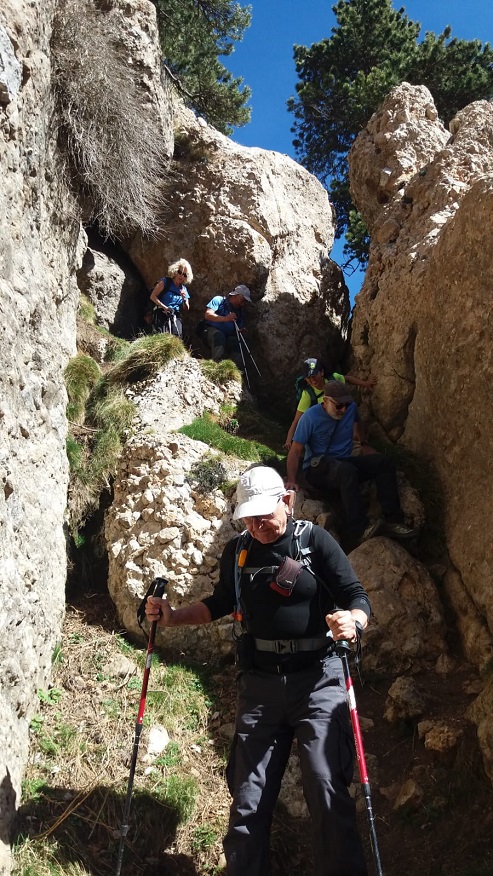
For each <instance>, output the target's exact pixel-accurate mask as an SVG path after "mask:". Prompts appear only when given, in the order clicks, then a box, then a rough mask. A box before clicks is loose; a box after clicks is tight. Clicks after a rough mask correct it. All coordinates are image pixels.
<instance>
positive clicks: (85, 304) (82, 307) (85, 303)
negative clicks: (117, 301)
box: [78, 293, 96, 325]
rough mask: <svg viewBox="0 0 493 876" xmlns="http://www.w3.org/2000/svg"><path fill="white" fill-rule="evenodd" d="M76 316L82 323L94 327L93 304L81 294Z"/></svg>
mask: <svg viewBox="0 0 493 876" xmlns="http://www.w3.org/2000/svg"><path fill="white" fill-rule="evenodd" d="M78 315H79V316H80V317H81V319H83V320H84V322H88V323H89V324H90V325H95V323H96V310H95V308H94V304H93V303H92V302H91V301H89V298H88V297H87V295H84V294H83V293H81V296H80V298H79V308H78Z"/></svg>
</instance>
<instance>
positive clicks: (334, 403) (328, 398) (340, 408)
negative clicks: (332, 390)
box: [324, 395, 351, 411]
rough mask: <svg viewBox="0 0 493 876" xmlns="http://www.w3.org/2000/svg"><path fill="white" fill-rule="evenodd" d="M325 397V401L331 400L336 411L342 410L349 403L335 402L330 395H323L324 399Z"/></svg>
mask: <svg viewBox="0 0 493 876" xmlns="http://www.w3.org/2000/svg"><path fill="white" fill-rule="evenodd" d="M325 399H327V401H331V402H332V404H333V405H334V407H335V409H336V411H343V410H344V408H348V407H349V405H350V404H351V402H336V401H334V399H333V398H331V397H330V395H324V400H325Z"/></svg>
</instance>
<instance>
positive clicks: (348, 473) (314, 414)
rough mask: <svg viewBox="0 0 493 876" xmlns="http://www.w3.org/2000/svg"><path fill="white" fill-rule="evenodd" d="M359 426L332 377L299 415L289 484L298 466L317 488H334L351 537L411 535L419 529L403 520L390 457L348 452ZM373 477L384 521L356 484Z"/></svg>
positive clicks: (347, 395) (292, 484) (346, 396)
mask: <svg viewBox="0 0 493 876" xmlns="http://www.w3.org/2000/svg"><path fill="white" fill-rule="evenodd" d="M355 424H356V432H358V430H359V429H360V426H359V413H358V408H357V405H356V403H355V401H354V399H353V398H352V396H351V394H350V393H349V390H348V389H347V388H346V386H345V385H344V384H342V383H340V382H339V381H337V380H330V381H328V382H327V383H326V384H325V386H324V391H323V399H322V403H321V404H320V405H315V406H314V407H312V408H310V409H309V410H308V411H306V413H305V414H303V416H302V417H301V419H300V421H299V423H298V425H297V427H296V431H295V433H294V437H293V441H292V444H291V448H290V450H289V453H288V458H287V484H288V485H289V486H290V487H291V488H292V489H297V488H298V478H299V475H298V472H299V469H300V465H301V464H302V468H303V476H304V478H305V479H306V481H307V483H308V484H309V485H311V486H313V487H315V488H316V489H318V490H322V491H323V490H333V489H337V490H338V491H339V493H340V496H341V500H342V504H343V507H344V511H345V515H346V523H347V527H348V530H349V533H350V535H351V537H352V539H356V540H357V541H358V542H362V541H366V540H367V539H368V538H372V537H373V536H374V535H377V534H378V533H379V532H381V533H382V534H384V535H388V536H390V537H391V538H397V539H406V538H414V537H415V536H416V535H417V534H418V531H417V530H416V529H412V528H411V527H410V526H407V525H406V524H405V523H404V514H403V512H402V509H401V505H400V500H399V492H398V489H397V477H396V470H395V466H394V463H393V462H392V460H391V459H389V457H387V456H384V455H383V454H381V453H375V452H374V451H371V452H368V453H367V452H365V451H366V449H367V448H366V443H365V441H364V440H363V441H362V442H361V443H362V453H361V454H360V455H359V456H352V451H353V441H354V432H355ZM368 480H374V481H375V485H376V488H377V495H378V500H379V503H380V508H381V511H382V514H383V518H384V519H383V520H381V519H379V520H376V521H374V522H370V521H369V520H368V516H367V513H366V510H365V507H364V504H363V498H362V496H361V489H360V483H361V482H362V481H368Z"/></svg>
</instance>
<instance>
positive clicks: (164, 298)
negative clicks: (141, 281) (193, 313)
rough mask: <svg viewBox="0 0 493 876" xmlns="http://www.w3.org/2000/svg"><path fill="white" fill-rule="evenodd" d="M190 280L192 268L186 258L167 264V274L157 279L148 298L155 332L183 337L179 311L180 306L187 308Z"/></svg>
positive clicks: (180, 309)
mask: <svg viewBox="0 0 493 876" xmlns="http://www.w3.org/2000/svg"><path fill="white" fill-rule="evenodd" d="M192 280H193V273H192V268H191V267H190V264H189V263H188V262H187V261H186V259H178V261H176V262H174V263H173V264H172V265H170V266H169V268H168V273H167V276H166V277H161V279H160V280H158V282H157V283H156V285H155V286H154V289H153V290H152V292H151V299H150V300H151V302H152V304H153V305H154V310H153V312H152V325H153V328H154V331H155V332H160V333H164V332H169V334H171V335H176V337H177V338H181V337H183V326H182V321H181V311H182V308H183V309H185V310H188V309H189V303H188V301H189V298H190V295H189V293H188V289H187V284H188V283H191V282H192Z"/></svg>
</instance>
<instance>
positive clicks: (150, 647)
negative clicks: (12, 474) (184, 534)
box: [115, 578, 168, 876]
mask: <svg viewBox="0 0 493 876" xmlns="http://www.w3.org/2000/svg"><path fill="white" fill-rule="evenodd" d="M167 583H168V582H167V580H166V578H155V580H154V581H153V582H152V584H151V586H150V587H149V590H148V591H147V593H146V595H145V597H144V599H143V602H142V603H141V605H140V608H139V610H138V612H137V617H138V619H139V624H141V620H140V617H141V613H142V620H143V617H144V611H143V610H144V607H145V603H146V601H147V597H148V596H150V595H152V596H159V597H162V596H163V595H164V591H165V590H166V585H167ZM156 629H157V621H153V622H152V624H151V629H150V631H149V640H148V643H147V654H146V662H145V670H144V678H143V681H142V690H141V694H140V705H139V712H138V715H137V722H136V724H135V735H134V747H133V751H132V760H131V763H130V775H129V777H128V785H127V796H126V798H125V807H124V810H123V821H122V824H121V827H120V830H119V835H120V845H119V848H118V860H117V862H116V871H115V876H120V871H121V868H122V860H123V849H124V846H125V837H126V836H127V833H128V829H129V817H130V807H131V804H132V789H133V783H134V776H135V767H136V766H137V754H138V751H139V742H140V734H141V733H142V721H143V719H144V710H145V707H146V697H147V685H148V684H149V675H150V672H151V663H152V652H153V651H154V641H155V639H156Z"/></svg>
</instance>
